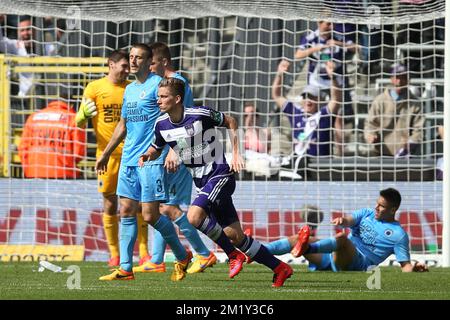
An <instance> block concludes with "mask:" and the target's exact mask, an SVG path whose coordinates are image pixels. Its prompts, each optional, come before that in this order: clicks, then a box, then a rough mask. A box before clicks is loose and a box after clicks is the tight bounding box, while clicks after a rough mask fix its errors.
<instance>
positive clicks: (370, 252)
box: [291, 188, 428, 272]
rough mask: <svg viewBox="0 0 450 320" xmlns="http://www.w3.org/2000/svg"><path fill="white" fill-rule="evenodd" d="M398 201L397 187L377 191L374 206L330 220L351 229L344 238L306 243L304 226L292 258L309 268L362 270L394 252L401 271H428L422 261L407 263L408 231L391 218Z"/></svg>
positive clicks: (306, 231)
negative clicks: (300, 257)
mask: <svg viewBox="0 0 450 320" xmlns="http://www.w3.org/2000/svg"><path fill="white" fill-rule="evenodd" d="M400 203H401V195H400V193H399V192H398V191H397V190H395V189H393V188H388V189H385V190H381V191H380V196H379V198H378V200H377V204H376V206H375V209H370V208H365V209H361V210H358V211H355V212H354V213H353V214H351V215H348V216H344V217H340V218H336V219H334V220H333V224H335V225H338V226H342V227H349V228H350V229H351V233H350V235H349V236H348V237H347V235H346V234H345V233H344V232H342V233H339V234H337V235H336V236H335V237H332V238H328V239H323V240H319V241H317V242H311V243H309V242H308V240H309V236H310V229H309V227H308V226H304V227H303V228H302V229H301V230H300V233H299V241H298V243H297V245H296V246H295V247H294V249H293V250H292V251H291V253H292V254H293V255H294V256H296V257H299V256H301V255H303V256H304V257H305V258H306V260H308V261H309V263H310V269H313V270H333V271H339V270H347V271H366V270H367V269H368V268H369V267H373V266H376V265H379V264H380V263H381V262H383V261H384V260H386V258H387V257H389V256H390V255H391V254H395V257H396V259H397V261H398V262H399V263H400V266H401V268H402V271H403V272H412V271H414V272H424V271H428V268H427V266H426V265H425V264H422V263H418V262H416V263H414V264H412V263H411V260H410V255H409V238H408V234H407V233H406V232H405V230H404V229H403V228H402V227H401V225H400V223H399V222H398V221H396V220H395V213H396V212H397V210H398V208H399V207H400Z"/></svg>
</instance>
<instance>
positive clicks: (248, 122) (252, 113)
mask: <svg viewBox="0 0 450 320" xmlns="http://www.w3.org/2000/svg"><path fill="white" fill-rule="evenodd" d="M259 120H260V117H259V114H258V111H257V110H256V107H255V105H254V104H253V103H251V102H247V103H245V105H244V128H245V134H244V148H245V150H251V151H254V152H259V153H269V152H270V142H269V139H270V136H269V131H268V130H267V128H261V127H260V126H259Z"/></svg>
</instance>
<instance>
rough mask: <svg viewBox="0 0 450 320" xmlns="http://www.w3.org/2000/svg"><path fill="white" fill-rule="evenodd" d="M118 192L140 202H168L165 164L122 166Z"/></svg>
mask: <svg viewBox="0 0 450 320" xmlns="http://www.w3.org/2000/svg"><path fill="white" fill-rule="evenodd" d="M117 194H118V195H119V196H121V197H126V198H130V199H133V200H136V201H139V202H155V201H159V202H166V201H167V200H168V194H167V177H166V173H165V169H164V167H163V165H161V164H145V165H144V166H143V167H137V166H121V167H120V170H119V182H118V185H117Z"/></svg>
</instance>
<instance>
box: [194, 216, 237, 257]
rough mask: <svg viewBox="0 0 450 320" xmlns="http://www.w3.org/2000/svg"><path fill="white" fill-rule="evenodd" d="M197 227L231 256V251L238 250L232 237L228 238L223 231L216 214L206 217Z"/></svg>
mask: <svg viewBox="0 0 450 320" xmlns="http://www.w3.org/2000/svg"><path fill="white" fill-rule="evenodd" d="M197 229H198V230H200V231H201V232H203V233H204V234H206V235H207V236H208V237H209V238H210V239H211V240H212V241H214V242H215V243H217V244H218V245H219V247H221V248H222V250H223V251H224V252H225V253H226V255H227V256H229V255H230V253H231V252H233V251H234V250H236V248H235V247H234V246H233V244H232V243H231V241H230V239H228V237H227V236H226V235H225V233H224V232H223V229H222V227H221V226H220V225H219V224H218V223H217V221H216V219H215V218H214V216H212V215H211V216H209V217H206V218H205V219H204V220H203V221H202V222H201V223H200V225H199V226H198V227H197Z"/></svg>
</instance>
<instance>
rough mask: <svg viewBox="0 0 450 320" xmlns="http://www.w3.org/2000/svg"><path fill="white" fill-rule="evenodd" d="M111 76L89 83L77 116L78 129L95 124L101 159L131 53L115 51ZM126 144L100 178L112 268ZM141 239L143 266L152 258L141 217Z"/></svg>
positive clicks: (116, 259) (113, 125)
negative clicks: (119, 177)
mask: <svg viewBox="0 0 450 320" xmlns="http://www.w3.org/2000/svg"><path fill="white" fill-rule="evenodd" d="M108 67H109V71H108V75H107V76H105V77H103V78H101V79H99V80H95V81H92V82H91V83H89V84H88V85H87V87H86V89H85V90H84V93H83V99H82V102H81V105H80V108H79V110H78V113H77V116H76V122H77V126H78V127H80V128H84V127H85V126H86V122H87V121H88V119H92V124H93V127H94V131H95V136H96V139H97V151H96V157H97V158H98V157H100V155H101V154H102V153H103V151H104V150H105V148H106V145H107V144H108V141H109V140H111V137H112V135H113V132H114V129H115V128H116V125H117V123H118V122H119V120H120V111H121V109H122V101H123V93H124V91H125V87H126V86H127V85H128V84H129V83H130V82H129V81H127V77H128V74H129V73H130V65H129V61H128V53H127V52H125V51H120V50H116V51H113V52H112V53H111V54H110V56H109V58H108ZM122 149H123V143H121V144H120V145H119V146H118V147H117V148H116V149H115V150H114V152H112V154H111V157H110V160H109V162H108V168H107V171H106V172H105V173H103V174H100V175H98V191H99V192H100V193H102V195H103V228H104V230H105V235H106V240H107V242H108V247H109V251H110V254H111V258H110V260H109V262H108V265H109V266H111V267H112V266H118V265H119V262H120V258H119V236H118V233H119V220H118V217H117V208H118V201H117V195H116V189H117V176H118V174H119V167H120V157H121V156H122ZM138 225H139V227H138V239H139V256H140V258H141V260H140V263H143V262H144V261H146V260H148V259H150V256H149V254H148V244H147V243H148V226H147V223H145V222H144V221H143V220H142V216H141V215H138Z"/></svg>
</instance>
